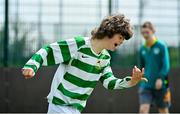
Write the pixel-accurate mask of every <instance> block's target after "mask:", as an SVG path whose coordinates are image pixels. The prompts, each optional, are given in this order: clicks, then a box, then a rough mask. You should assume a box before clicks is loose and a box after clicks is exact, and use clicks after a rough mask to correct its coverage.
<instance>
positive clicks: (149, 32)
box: [141, 28, 153, 40]
mask: <svg viewBox="0 0 180 114" xmlns="http://www.w3.org/2000/svg"><path fill="white" fill-rule="evenodd" d="M141 34H142V36H143V37H144V39H145V40H148V39H149V38H151V37H152V36H153V31H152V30H151V29H149V28H142V29H141Z"/></svg>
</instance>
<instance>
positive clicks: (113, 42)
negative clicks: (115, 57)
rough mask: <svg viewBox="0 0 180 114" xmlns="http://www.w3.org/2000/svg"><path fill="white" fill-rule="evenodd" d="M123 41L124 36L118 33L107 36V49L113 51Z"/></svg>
mask: <svg viewBox="0 0 180 114" xmlns="http://www.w3.org/2000/svg"><path fill="white" fill-rule="evenodd" d="M123 41H124V37H123V36H122V35H120V34H115V35H114V36H113V37H112V38H107V46H106V49H107V50H111V51H114V50H116V49H117V48H118V46H120V45H121V44H122V43H123Z"/></svg>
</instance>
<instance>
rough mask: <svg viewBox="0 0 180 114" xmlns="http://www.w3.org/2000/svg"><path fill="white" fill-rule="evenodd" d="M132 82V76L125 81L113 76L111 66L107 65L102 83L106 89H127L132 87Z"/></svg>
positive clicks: (101, 79)
mask: <svg viewBox="0 0 180 114" xmlns="http://www.w3.org/2000/svg"><path fill="white" fill-rule="evenodd" d="M130 80H131V77H130V76H127V77H125V78H123V79H118V78H116V77H115V76H114V75H113V72H112V69H111V66H110V65H107V66H106V67H105V68H104V70H103V73H102V76H101V78H100V81H101V82H102V84H103V86H104V87H105V88H106V89H110V90H113V89H125V88H129V87H131V86H130V85H129V81H130Z"/></svg>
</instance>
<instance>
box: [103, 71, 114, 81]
mask: <svg viewBox="0 0 180 114" xmlns="http://www.w3.org/2000/svg"><path fill="white" fill-rule="evenodd" d="M111 76H113V73H112V72H108V73H106V74H104V75H103V76H101V78H100V81H101V82H102V83H103V82H104V80H105V79H107V78H109V77H111Z"/></svg>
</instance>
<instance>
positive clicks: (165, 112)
mask: <svg viewBox="0 0 180 114" xmlns="http://www.w3.org/2000/svg"><path fill="white" fill-rule="evenodd" d="M158 111H159V113H163V114H169V109H168V108H159V109H158Z"/></svg>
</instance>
